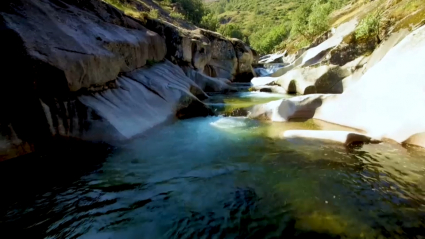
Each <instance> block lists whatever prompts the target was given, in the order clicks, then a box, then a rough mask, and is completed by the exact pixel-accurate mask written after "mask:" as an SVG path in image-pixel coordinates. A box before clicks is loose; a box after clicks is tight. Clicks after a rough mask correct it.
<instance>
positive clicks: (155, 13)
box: [149, 9, 159, 19]
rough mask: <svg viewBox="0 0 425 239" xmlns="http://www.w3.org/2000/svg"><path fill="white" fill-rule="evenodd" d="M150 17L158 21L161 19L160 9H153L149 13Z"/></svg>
mask: <svg viewBox="0 0 425 239" xmlns="http://www.w3.org/2000/svg"><path fill="white" fill-rule="evenodd" d="M149 17H150V18H152V19H158V17H159V11H158V9H151V10H150V11H149Z"/></svg>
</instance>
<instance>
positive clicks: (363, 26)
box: [356, 12, 381, 39]
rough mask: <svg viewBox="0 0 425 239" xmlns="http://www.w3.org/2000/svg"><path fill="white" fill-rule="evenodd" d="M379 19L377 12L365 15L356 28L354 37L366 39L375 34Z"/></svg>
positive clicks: (376, 33)
mask: <svg viewBox="0 0 425 239" xmlns="http://www.w3.org/2000/svg"><path fill="white" fill-rule="evenodd" d="M380 21H381V18H380V14H379V13H378V12H375V13H371V14H369V15H367V16H366V17H365V18H364V19H363V20H362V21H361V22H360V24H359V25H358V26H357V28H356V39H368V38H371V37H375V36H377V35H378V34H379V23H380Z"/></svg>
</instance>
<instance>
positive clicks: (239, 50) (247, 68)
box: [231, 38, 256, 82]
mask: <svg viewBox="0 0 425 239" xmlns="http://www.w3.org/2000/svg"><path fill="white" fill-rule="evenodd" d="M231 41H232V44H233V47H234V48H235V52H236V57H237V60H238V64H237V68H236V75H235V78H234V81H239V82H249V81H250V80H251V79H252V78H253V77H254V76H255V75H256V74H255V72H254V69H253V68H252V64H253V62H254V54H253V52H252V50H251V48H250V47H248V46H247V45H246V44H245V43H244V42H243V41H241V40H239V39H236V38H233V39H232V40H231Z"/></svg>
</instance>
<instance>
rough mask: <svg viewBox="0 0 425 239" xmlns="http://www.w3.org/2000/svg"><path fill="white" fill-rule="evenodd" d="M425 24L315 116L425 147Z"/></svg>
mask: <svg viewBox="0 0 425 239" xmlns="http://www.w3.org/2000/svg"><path fill="white" fill-rule="evenodd" d="M424 57H425V26H424V27H421V28H420V29H418V30H416V31H414V32H412V33H411V34H409V35H408V36H407V37H406V38H404V39H403V40H402V41H401V42H400V43H398V44H397V45H396V46H395V47H393V48H392V49H391V50H390V51H389V52H388V53H387V54H386V55H385V56H384V57H383V58H382V60H381V61H379V62H378V63H376V64H375V65H374V66H373V67H371V68H370V69H369V70H368V71H367V72H366V73H365V74H364V75H363V77H362V78H361V80H360V81H359V82H357V83H356V84H355V85H354V86H352V87H350V88H349V89H348V90H347V91H345V92H344V93H343V94H342V95H340V96H337V97H335V98H334V99H332V100H327V101H325V102H324V104H323V106H322V107H320V109H319V110H318V111H317V114H316V115H315V118H318V119H322V120H326V121H329V122H334V123H337V124H341V125H347V126H350V127H354V128H358V129H362V130H365V131H367V132H369V133H371V134H373V135H379V136H382V137H386V138H391V139H393V140H396V141H397V142H404V141H406V140H408V139H409V138H410V137H411V136H414V135H415V137H416V140H415V141H414V142H416V144H419V145H421V146H423V147H425V144H424V143H423V140H422V141H421V140H419V139H420V138H422V137H423V134H421V133H423V132H425V121H424V118H425V110H422V109H423V107H424V106H425V81H424V80H423V79H424V78H425V68H424V67H423V64H422V61H421V59H424Z"/></svg>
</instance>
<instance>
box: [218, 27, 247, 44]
mask: <svg viewBox="0 0 425 239" xmlns="http://www.w3.org/2000/svg"><path fill="white" fill-rule="evenodd" d="M218 32H220V33H221V34H222V35H224V36H227V37H231V38H238V39H240V40H243V37H244V36H243V33H242V30H241V28H240V27H239V26H238V25H236V24H233V23H228V24H226V25H221V26H220V28H219V29H218Z"/></svg>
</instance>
